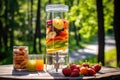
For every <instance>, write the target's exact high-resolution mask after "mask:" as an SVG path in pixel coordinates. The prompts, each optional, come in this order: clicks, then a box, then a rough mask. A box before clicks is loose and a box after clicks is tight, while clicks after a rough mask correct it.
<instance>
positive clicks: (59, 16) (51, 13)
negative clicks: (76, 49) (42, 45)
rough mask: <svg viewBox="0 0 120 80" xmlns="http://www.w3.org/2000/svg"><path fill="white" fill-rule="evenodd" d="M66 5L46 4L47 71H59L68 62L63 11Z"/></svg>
mask: <svg viewBox="0 0 120 80" xmlns="http://www.w3.org/2000/svg"><path fill="white" fill-rule="evenodd" d="M67 11H68V6H67V5H63V4H51V5H47V6H46V12H47V20H46V70H47V71H48V72H52V73H56V72H61V69H62V68H63V67H64V66H65V65H67V64H68V63H69V56H68V37H69V33H68V21H67V20H66V19H65V17H64V15H65V12H67Z"/></svg>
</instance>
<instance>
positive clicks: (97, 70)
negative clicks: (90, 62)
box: [93, 64, 101, 72]
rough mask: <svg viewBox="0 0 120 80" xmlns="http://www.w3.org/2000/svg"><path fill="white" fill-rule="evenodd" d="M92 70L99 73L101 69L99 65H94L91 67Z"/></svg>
mask: <svg viewBox="0 0 120 80" xmlns="http://www.w3.org/2000/svg"><path fill="white" fill-rule="evenodd" d="M93 68H94V69H95V71H96V72H99V71H100V69H101V65H100V64H95V65H94V66H93Z"/></svg>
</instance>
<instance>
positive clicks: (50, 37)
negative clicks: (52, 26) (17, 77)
mask: <svg viewBox="0 0 120 80" xmlns="http://www.w3.org/2000/svg"><path fill="white" fill-rule="evenodd" d="M55 36H56V32H55V31H52V32H49V33H48V34H47V38H49V39H53V38H54V37H55Z"/></svg>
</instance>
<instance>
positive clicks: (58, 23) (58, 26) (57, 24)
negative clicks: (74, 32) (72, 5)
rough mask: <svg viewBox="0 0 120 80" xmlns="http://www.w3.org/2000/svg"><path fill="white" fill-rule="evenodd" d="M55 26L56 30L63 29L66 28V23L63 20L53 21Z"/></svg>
mask: <svg viewBox="0 0 120 80" xmlns="http://www.w3.org/2000/svg"><path fill="white" fill-rule="evenodd" d="M53 26H54V27H55V28H56V29H59V30H60V29H63V28H64V22H63V20H62V19H54V20H53Z"/></svg>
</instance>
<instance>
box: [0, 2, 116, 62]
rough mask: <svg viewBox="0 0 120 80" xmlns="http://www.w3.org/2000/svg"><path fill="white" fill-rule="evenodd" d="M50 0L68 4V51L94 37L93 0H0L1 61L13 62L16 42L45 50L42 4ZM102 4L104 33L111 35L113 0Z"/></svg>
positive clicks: (32, 49) (81, 45)
mask: <svg viewBox="0 0 120 80" xmlns="http://www.w3.org/2000/svg"><path fill="white" fill-rule="evenodd" d="M51 3H53V4H66V5H68V6H69V11H68V12H67V13H66V14H65V18H66V19H67V20H68V21H69V35H70V37H69V42H70V43H69V50H70V52H71V51H73V50H75V49H78V48H82V47H84V46H85V45H88V44H89V43H91V42H93V41H95V40H97V31H98V26H97V10H96V0H0V64H9V63H12V50H13V46H15V45H27V46H28V47H29V54H34V53H35V54H41V53H42V54H45V52H46V51H45V49H46V43H45V37H46V36H45V35H46V26H45V25H46V12H45V6H46V5H47V4H51ZM38 5H39V7H38ZM103 6H104V23H105V25H104V26H105V33H106V35H108V34H110V35H111V33H113V13H114V9H113V8H114V6H113V0H103ZM38 10H40V13H39V12H38ZM38 15H40V16H38ZM39 19H40V21H39ZM37 22H38V23H37ZM71 42H72V43H71Z"/></svg>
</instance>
